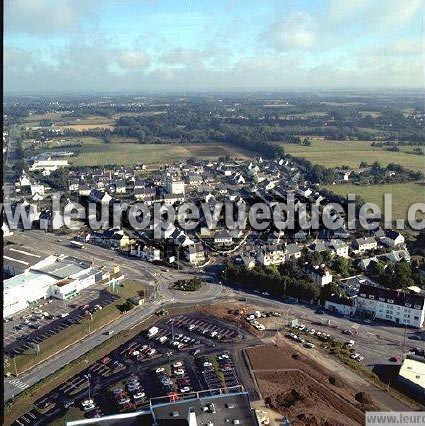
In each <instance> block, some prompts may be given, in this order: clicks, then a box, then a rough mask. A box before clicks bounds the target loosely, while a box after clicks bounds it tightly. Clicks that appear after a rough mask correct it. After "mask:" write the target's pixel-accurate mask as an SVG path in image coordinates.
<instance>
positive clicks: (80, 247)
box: [70, 240, 84, 249]
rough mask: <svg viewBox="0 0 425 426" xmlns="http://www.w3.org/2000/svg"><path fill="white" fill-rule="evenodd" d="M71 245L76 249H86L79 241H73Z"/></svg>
mask: <svg viewBox="0 0 425 426" xmlns="http://www.w3.org/2000/svg"><path fill="white" fill-rule="evenodd" d="M70 244H71V245H72V246H73V247H75V248H79V249H82V248H84V244H83V243H80V242H79V241H75V240H71V242H70Z"/></svg>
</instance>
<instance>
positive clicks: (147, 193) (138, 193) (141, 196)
mask: <svg viewBox="0 0 425 426" xmlns="http://www.w3.org/2000/svg"><path fill="white" fill-rule="evenodd" d="M155 196H156V189H155V188H145V187H137V188H136V187H135V188H134V197H135V198H136V200H137V201H145V200H147V199H151V198H153V197H155Z"/></svg>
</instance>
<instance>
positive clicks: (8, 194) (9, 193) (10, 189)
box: [3, 136, 17, 201]
mask: <svg viewBox="0 0 425 426" xmlns="http://www.w3.org/2000/svg"><path fill="white" fill-rule="evenodd" d="M16 148H17V142H16V139H15V138H13V137H11V136H10V137H9V143H8V146H7V152H6V158H5V162H4V164H5V166H6V167H5V168H4V170H3V191H4V201H11V200H13V199H14V198H15V195H16V193H15V182H16V179H17V172H16V171H15V170H14V168H13V167H14V165H15V162H16V160H17V152H16Z"/></svg>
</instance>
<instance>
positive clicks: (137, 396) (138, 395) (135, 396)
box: [133, 392, 146, 400]
mask: <svg viewBox="0 0 425 426" xmlns="http://www.w3.org/2000/svg"><path fill="white" fill-rule="evenodd" d="M145 397H146V394H145V393H144V392H139V393H136V394H135V395H133V398H134V399H135V400H137V399H144V398H145Z"/></svg>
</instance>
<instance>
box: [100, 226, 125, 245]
mask: <svg viewBox="0 0 425 426" xmlns="http://www.w3.org/2000/svg"><path fill="white" fill-rule="evenodd" d="M100 238H101V239H102V243H103V244H104V245H106V246H107V247H109V248H114V249H124V248H127V247H128V246H129V245H130V237H129V236H128V235H126V234H125V233H124V231H123V230H122V229H120V228H111V229H107V230H105V231H103V234H101V235H100Z"/></svg>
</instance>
